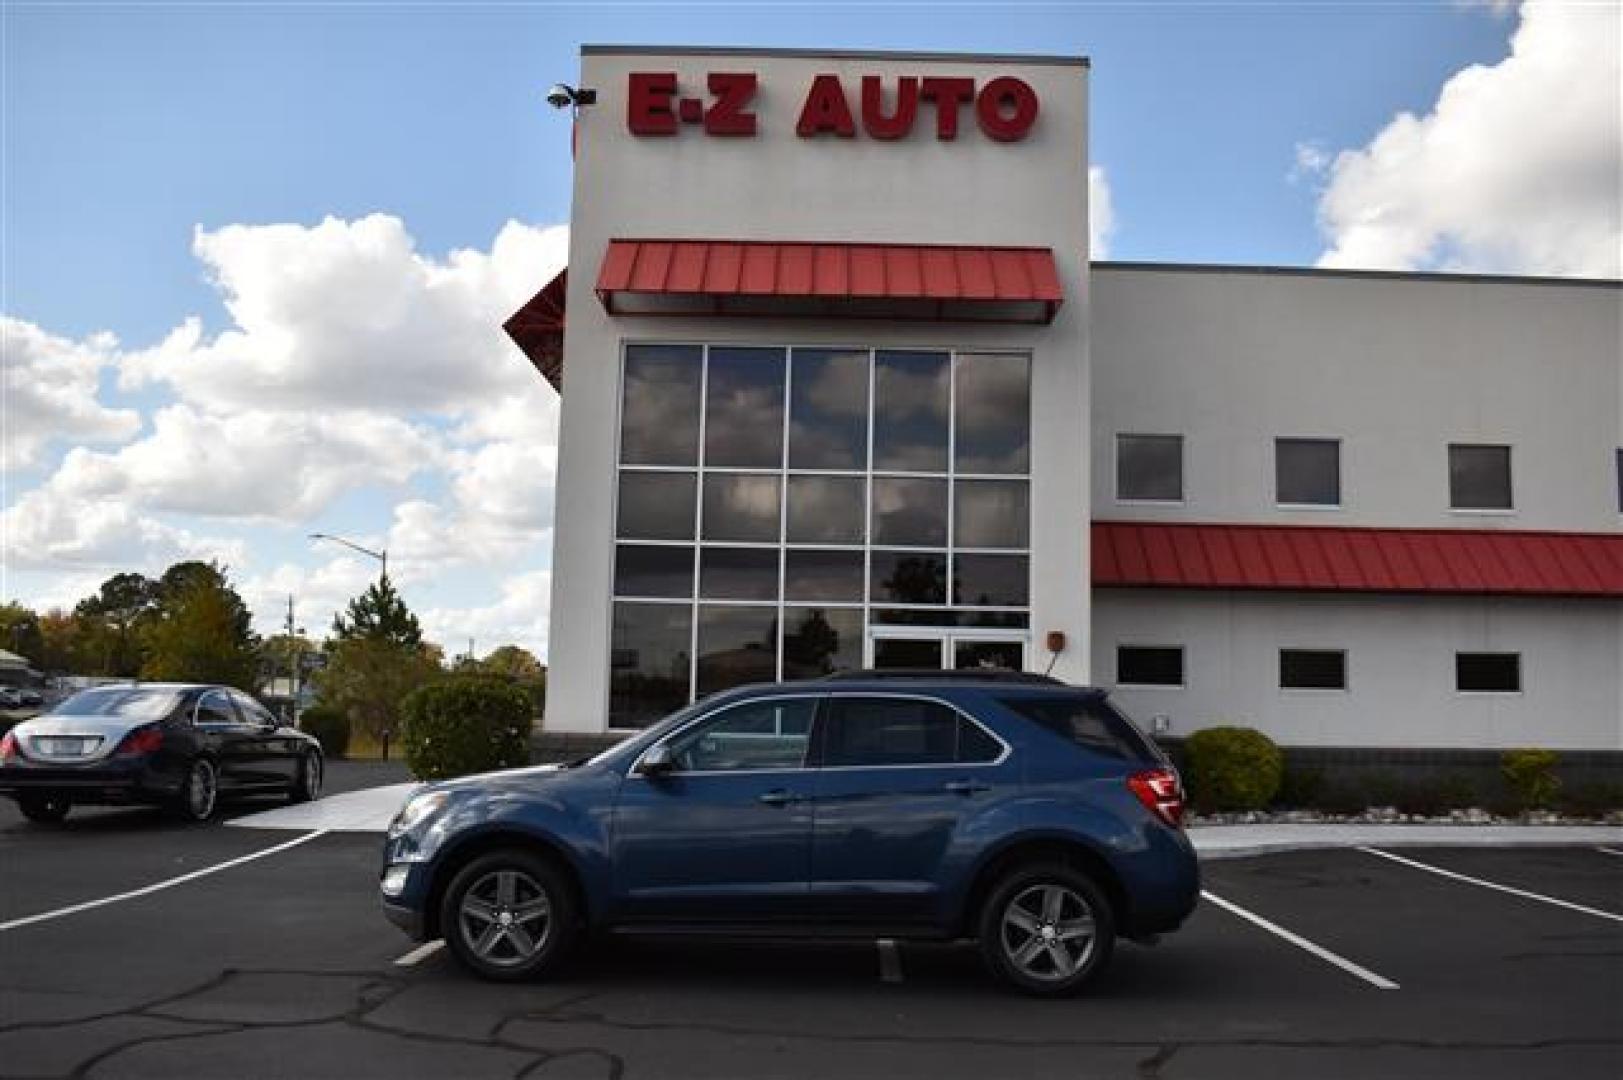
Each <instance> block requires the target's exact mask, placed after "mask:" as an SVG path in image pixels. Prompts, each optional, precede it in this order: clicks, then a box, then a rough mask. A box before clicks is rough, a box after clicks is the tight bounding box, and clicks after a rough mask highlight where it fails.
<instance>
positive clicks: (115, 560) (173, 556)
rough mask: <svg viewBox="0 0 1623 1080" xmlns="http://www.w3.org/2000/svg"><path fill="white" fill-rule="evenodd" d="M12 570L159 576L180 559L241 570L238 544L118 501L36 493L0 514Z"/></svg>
mask: <svg viewBox="0 0 1623 1080" xmlns="http://www.w3.org/2000/svg"><path fill="white" fill-rule="evenodd" d="M0 537H4V541H5V552H6V554H5V565H6V568H7V569H8V570H30V569H58V570H63V569H66V570H79V571H83V570H84V569H86V568H90V567H99V568H104V569H106V570H108V571H109V572H116V571H121V570H135V571H139V572H144V573H154V572H161V571H162V570H163V569H164V568H165V567H167V566H168V565H169V564H170V563H173V562H176V561H178V560H180V559H204V560H208V559H218V560H219V561H220V562H222V563H225V564H227V565H230V566H241V565H242V564H243V562H244V561H245V559H246V557H247V555H246V549H245V548H244V547H243V545H242V544H241V543H240V542H237V541H233V540H222V539H217V538H208V537H200V536H198V535H197V534H195V533H193V532H191V531H189V530H187V529H182V528H178V527H176V526H173V525H168V524H165V523H163V522H161V521H159V520H157V519H156V518H153V517H151V516H148V515H145V514H142V513H140V512H139V510H138V509H137V508H135V507H134V506H132V505H131V504H130V503H128V502H125V501H123V500H119V499H73V498H64V497H61V496H60V495H59V494H58V493H56V492H53V491H50V490H46V489H35V490H33V491H27V492H24V493H23V494H22V496H21V497H19V498H18V499H17V501H16V502H14V503H13V504H11V505H10V506H8V507H6V508H5V510H4V511H0Z"/></svg>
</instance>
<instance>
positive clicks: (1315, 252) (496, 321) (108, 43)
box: [0, 0, 1623, 657]
mask: <svg viewBox="0 0 1623 1080" xmlns="http://www.w3.org/2000/svg"><path fill="white" fill-rule="evenodd" d="M1620 2H1623V0H1599V2H1595V3H1581V2H1564V3H1554V2H1528V3H1523V4H1516V3H1513V2H1508V0H1472V2H1460V0H1455V2H1438V3H1432V4H1428V3H1423V2H1419V0H1416V2H1409V3H1391V2H1382V0H1370V2H1352V0H1348V2H1342V3H1333V4H1332V3H1313V2H1307V0H1301V2H1294V3H1280V2H1236V3H1153V2H1142V3H1124V2H1113V3H1086V2H1069V3H1068V2H1049V3H1041V4H1000V5H996V6H995V7H994V6H993V5H992V4H990V3H989V2H981V3H976V4H970V3H953V2H946V0H935V2H931V3H902V4H889V5H882V4H857V3H841V2H838V0H823V2H821V3H817V4H769V3H755V4H741V3H726V4H720V3H717V4H704V3H681V4H665V5H661V4H647V3H645V4H620V3H594V4H523V3H502V4H476V3H469V4H452V3H405V4H401V3H397V4H372V3H342V4H338V3H334V4H320V3H300V4H287V3H247V4H231V3H197V2H191V3H169V4H157V3H151V4H148V3H131V2H127V3H119V4H97V3H73V2H59V3H49V4H47V3H15V2H11V0H0V39H3V40H0V60H3V64H0V68H3V71H0V331H3V337H0V345H3V351H4V357H3V359H4V371H3V376H4V384H3V386H4V396H3V398H0V485H3V492H0V503H3V508H0V544H3V551H0V555H3V559H0V597H3V598H5V599H15V600H18V601H20V602H23V603H26V604H29V605H31V606H33V607H36V608H39V609H45V608H50V607H53V606H67V607H71V605H72V604H73V603H74V602H76V601H77V600H78V599H79V598H81V597H82V596H85V595H87V594H89V593H90V592H92V591H94V589H95V588H96V586H97V585H98V584H99V583H100V582H101V581H102V580H103V579H105V578H106V577H108V576H110V575H111V574H113V573H116V572H119V571H122V570H139V571H143V572H147V573H158V572H161V571H162V570H163V568H164V567H165V566H167V565H169V563H171V562H173V561H176V560H178V559H181V558H215V559H219V560H220V561H222V562H223V563H225V564H226V565H227V566H228V567H229V570H230V574H231V576H232V578H233V580H234V582H235V583H236V585H237V586H238V588H239V590H240V591H242V593H243V595H244V597H245V598H246V599H247V600H248V602H249V604H250V606H251V607H252V608H253V609H254V612H255V615H256V620H257V623H258V625H259V627H260V629H261V630H262V631H266V632H269V631H271V630H274V629H275V628H276V627H277V626H279V624H280V620H281V619H282V617H283V615H284V613H285V605H286V602H287V597H288V596H289V595H290V594H291V595H293V596H294V597H295V599H296V604H297V616H298V623H299V625H301V626H304V627H305V628H306V629H308V630H309V631H310V632H311V633H312V634H315V635H317V636H319V635H320V634H322V633H323V632H325V630H326V628H327V626H328V625H329V624H330V622H331V617H332V613H333V611H334V610H336V609H338V608H340V607H341V606H342V605H343V603H344V602H345V601H346V600H347V598H348V597H350V596H351V595H353V594H354V593H356V592H358V591H359V590H360V589H361V588H363V587H364V586H365V584H366V583H367V582H368V581H369V580H370V579H372V578H373V577H374V576H375V574H376V569H377V568H376V565H375V564H374V563H373V562H372V561H371V560H369V559H367V558H365V557H364V556H359V555H356V554H354V553H352V552H349V551H347V550H345V549H343V548H342V547H339V546H337V545H333V544H329V543H323V542H312V541H311V540H310V539H309V538H308V534H309V533H312V532H317V531H319V532H329V533H338V534H342V535H345V536H347V537H349V538H351V539H353V540H355V541H356V542H358V543H360V544H362V545H364V546H368V547H372V548H374V549H377V548H384V547H386V548H387V549H388V552H389V562H390V573H391V577H393V578H394V579H395V580H396V581H397V583H398V584H399V585H400V587H401V590H402V592H403V594H404V595H405V598H406V600H407V602H408V603H409V604H410V605H411V606H412V607H413V609H414V610H416V611H417V612H418V613H419V614H420V615H421V616H422V617H423V620H424V623H425V628H426V630H427V632H428V634H429V636H430V637H431V638H432V639H434V640H437V641H439V642H440V643H441V644H443V645H444V646H445V648H446V651H447V652H448V653H451V654H456V653H461V652H464V651H466V650H467V649H468V648H469V642H470V640H471V641H472V642H473V649H474V651H475V652H476V653H477V654H479V655H483V654H485V653H488V652H489V651H490V650H491V649H492V648H494V647H496V646H498V645H501V644H504V643H508V642H514V643H518V644H521V645H524V646H526V647H528V648H530V649H532V650H533V651H535V652H537V653H538V654H540V655H542V656H543V657H544V656H545V654H546V641H547V633H548V623H549V619H548V610H547V608H548V601H549V592H550V570H549V567H550V554H551V527H552V488H553V479H554V476H555V473H556V460H557V456H556V434H557V399H556V395H554V394H553V392H552V391H551V389H550V388H549V387H548V386H547V385H546V384H545V383H544V381H542V380H541V379H540V378H539V377H538V376H537V375H536V373H535V372H534V370H533V369H532V368H530V367H529V365H528V364H527V363H526V361H525V360H524V358H523V357H522V355H521V354H520V353H518V351H517V350H516V348H515V347H514V346H513V345H512V344H511V343H510V342H508V341H507V339H506V338H505V337H504V336H503V335H502V334H501V332H500V323H501V322H502V320H503V319H504V318H505V317H506V316H507V315H508V314H509V313H511V312H512V311H513V310H514V309H516V308H517V307H518V306H519V305H520V304H521V303H523V301H524V300H526V299H528V297H529V296H530V295H531V294H532V293H534V292H535V291H536V290H537V289H539V288H540V287H541V286H542V285H543V284H545V283H546V281H548V280H549V279H550V278H551V276H552V275H553V274H554V273H556V271H557V270H558V269H559V268H561V266H562V264H563V258H564V252H565V248H566V244H567V223H568V219H569V197H570V195H569V191H570V186H569V185H570V155H569V128H568V122H567V118H566V117H565V116H564V115H563V114H561V113H559V112H557V111H555V110H553V109H551V108H549V107H547V106H546V104H545V103H544V101H543V94H544V92H545V90H546V88H547V87H548V86H549V85H551V84H552V83H554V82H558V81H574V76H575V74H576V72H577V71H578V50H579V47H580V45H582V44H583V43H631V44H645V45H666V44H671V45H675V44H708V45H729V46H763V47H771V46H780V47H782V46H790V47H797V48H818V47H828V48H862V49H900V50H916V51H974V52H996V53H1043V54H1070V55H1084V56H1087V57H1089V58H1090V59H1091V61H1092V74H1091V81H1090V94H1091V100H1090V109H1091V147H1090V155H1091V164H1092V165H1093V167H1094V168H1093V175H1092V178H1091V179H1092V188H1093V193H1094V201H1093V206H1094V220H1093V222H1092V226H1093V228H1092V231H1093V234H1094V239H1095V257H1096V258H1097V257H1100V255H1101V253H1102V254H1103V256H1104V257H1108V258H1110V259H1119V260H1146V261H1165V262H1213V263H1239V264H1270V265H1285V266H1314V265H1322V266H1333V267H1358V268H1370V269H1427V270H1444V271H1482V272H1496V273H1520V274H1543V275H1553V276H1577V277H1610V278H1616V277H1619V276H1623V269H1620V265H1619V261H1620V258H1623V256H1620V251H1623V226H1620V213H1623V149H1620V144H1623V119H1620V97H1623V91H1620V89H1619V88H1620V86H1623V71H1620V60H1619V52H1620V48H1623V44H1620V43H1623V9H1620Z"/></svg>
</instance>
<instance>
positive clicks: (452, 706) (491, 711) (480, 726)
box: [401, 676, 531, 780]
mask: <svg viewBox="0 0 1623 1080" xmlns="http://www.w3.org/2000/svg"><path fill="white" fill-rule="evenodd" d="M401 711H402V712H403V713H404V714H405V722H404V724H403V725H402V742H403V744H404V746H405V750H406V764H407V765H408V766H409V767H410V768H411V771H412V774H413V775H415V776H417V777H418V778H419V779H423V780H443V779H445V778H446V777H451V776H466V775H467V774H468V773H477V772H488V771H490V770H491V769H503V768H512V767H514V766H517V765H528V764H529V761H530V725H531V719H530V716H531V713H530V701H529V699H528V698H527V697H526V696H525V695H524V692H523V691H522V690H520V689H518V688H517V687H515V686H513V685H512V684H511V683H508V682H506V681H505V680H502V679H495V678H491V677H489V676H476V677H473V678H455V679H448V680H445V681H443V682H436V683H430V684H428V685H427V686H422V687H418V688H417V689H416V690H413V691H412V692H411V693H410V694H408V695H407V696H406V700H405V701H404V702H402V704H401Z"/></svg>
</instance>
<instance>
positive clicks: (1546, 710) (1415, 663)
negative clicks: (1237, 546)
mask: <svg viewBox="0 0 1623 1080" xmlns="http://www.w3.org/2000/svg"><path fill="white" fill-rule="evenodd" d="M1093 605H1094V607H1093V610H1094V636H1093V651H1094V673H1095V678H1096V680H1097V681H1098V682H1099V683H1100V684H1101V685H1107V686H1109V685H1113V683H1114V681H1115V678H1116V646H1117V645H1118V644H1127V645H1181V646H1183V648H1184V688H1183V689H1180V690H1174V689H1161V688H1156V689H1149V688H1121V689H1119V690H1117V691H1116V696H1117V698H1118V700H1119V701H1120V702H1121V704H1122V706H1123V707H1124V708H1125V709H1126V710H1127V711H1128V712H1129V713H1131V714H1132V715H1133V716H1134V718H1135V719H1137V720H1139V721H1140V722H1141V723H1143V724H1144V725H1145V726H1148V725H1149V724H1150V722H1151V720H1152V718H1153V717H1154V716H1155V715H1157V714H1162V715H1165V716H1167V717H1168V718H1169V719H1170V720H1171V724H1172V726H1171V734H1173V735H1177V736H1185V735H1188V734H1189V733H1190V732H1192V731H1195V730H1197V729H1199V728H1202V727H1211V726H1213V725H1215V724H1219V723H1237V724H1244V725H1247V726H1251V727H1256V728H1259V729H1260V730H1262V731H1264V732H1267V733H1268V735H1269V736H1271V737H1272V738H1273V739H1274V740H1275V741H1277V742H1279V743H1282V744H1287V745H1294V746H1382V747H1512V746H1542V747H1549V748H1552V749H1588V750H1623V675H1620V673H1619V667H1618V655H1619V649H1620V647H1623V603H1619V602H1617V601H1612V600H1553V599H1515V598H1452V597H1413V596H1374V595H1344V596H1331V595H1322V594H1300V593H1254V592H1250V593H1248V592H1194V591H1178V590H1143V589H1100V590H1098V591H1097V592H1096V593H1095V594H1094V598H1093ZM1281 648H1306V649H1344V650H1346V652H1347V689H1346V690H1345V691H1335V690H1284V689H1281V688H1280V686H1279V650H1280V649H1281ZM1456 652H1517V653H1520V654H1521V657H1522V660H1521V666H1522V692H1521V693H1519V694H1460V693H1456V692H1455V689H1454V654H1455V653H1456Z"/></svg>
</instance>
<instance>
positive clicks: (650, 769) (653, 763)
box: [637, 743, 676, 776]
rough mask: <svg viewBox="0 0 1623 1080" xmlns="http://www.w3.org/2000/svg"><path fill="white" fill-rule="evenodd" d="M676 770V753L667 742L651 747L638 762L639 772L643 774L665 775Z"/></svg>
mask: <svg viewBox="0 0 1623 1080" xmlns="http://www.w3.org/2000/svg"><path fill="white" fill-rule="evenodd" d="M675 771H676V755H674V754H672V753H671V748H670V747H669V746H667V745H666V744H665V743H660V744H659V745H657V746H652V747H649V749H648V751H647V753H645V754H643V756H642V758H641V759H640V760H638V762H637V772H639V773H641V774H642V775H643V776H664V775H665V774H666V773H673V772H675Z"/></svg>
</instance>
